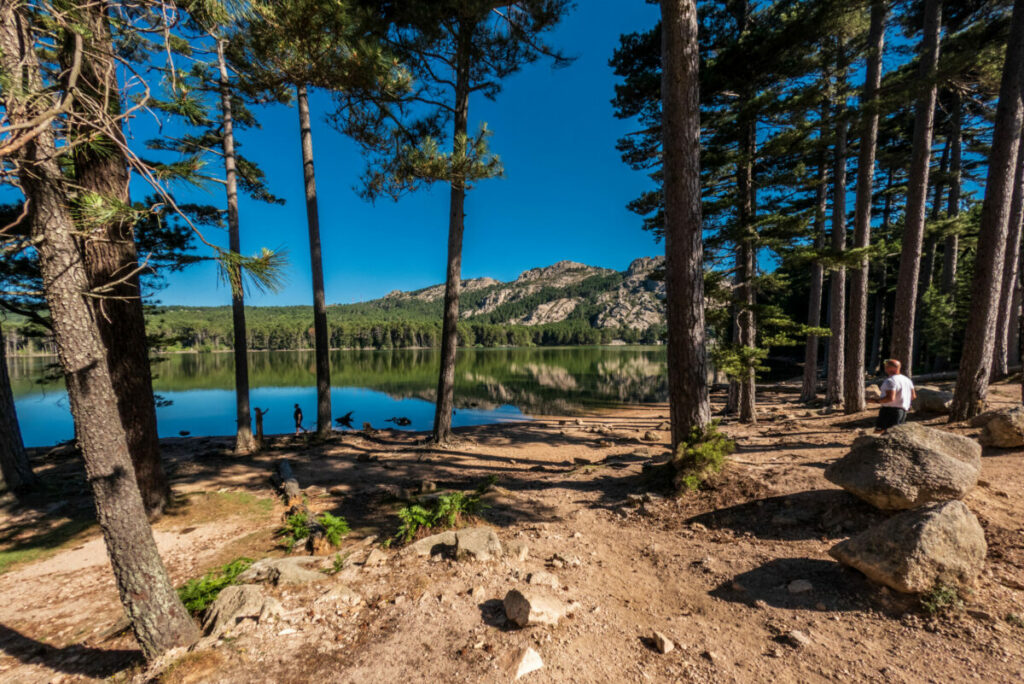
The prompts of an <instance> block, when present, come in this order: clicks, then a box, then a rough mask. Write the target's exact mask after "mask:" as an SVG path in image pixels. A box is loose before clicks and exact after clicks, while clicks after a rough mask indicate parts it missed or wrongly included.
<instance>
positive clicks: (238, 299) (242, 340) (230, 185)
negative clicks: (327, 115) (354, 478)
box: [217, 40, 259, 456]
mask: <svg viewBox="0 0 1024 684" xmlns="http://www.w3.org/2000/svg"><path fill="white" fill-rule="evenodd" d="M224 43H225V41H224V40H218V41H217V63H218V67H219V68H220V108H221V119H222V134H223V140H222V143H221V145H222V149H223V153H224V178H225V180H226V186H225V187H226V188H227V196H228V248H229V249H230V250H231V251H232V252H234V253H235V254H240V253H241V251H242V241H241V237H240V235H239V225H238V176H237V171H236V164H235V129H234V118H233V116H232V111H231V83H230V79H229V77H228V67H227V62H226V61H225V60H224ZM229 268H231V269H233V273H232V274H231V275H230V277H229V280H230V281H231V323H232V331H233V333H234V356H235V415H236V421H237V428H236V430H235V453H236V454H238V455H240V456H244V455H247V454H252V453H255V452H256V451H257V450H258V449H259V444H257V442H256V438H255V437H254V436H253V434H252V412H251V410H250V407H249V339H248V337H247V335H246V332H245V293H244V292H243V290H242V273H241V268H240V267H239V266H238V265H236V264H232V265H230V266H229Z"/></svg>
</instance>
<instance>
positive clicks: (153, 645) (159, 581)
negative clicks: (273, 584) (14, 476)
mask: <svg viewBox="0 0 1024 684" xmlns="http://www.w3.org/2000/svg"><path fill="white" fill-rule="evenodd" d="M22 12H23V10H22V3H20V2H17V1H16V0H0V70H2V71H3V72H5V73H7V74H14V73H20V74H21V76H22V78H21V85H22V88H21V89H18V90H7V91H5V93H4V94H3V95H2V98H3V102H2V104H3V107H4V111H5V114H6V116H7V120H8V123H9V124H11V125H13V126H25V127H27V124H28V123H29V122H30V121H33V120H35V119H36V117H38V116H40V115H41V114H43V113H44V112H45V111H46V110H47V109H48V108H49V107H52V106H53V102H52V100H50V99H49V98H48V97H45V96H43V95H41V93H43V92H44V91H43V87H42V77H41V71H40V65H39V62H38V60H37V58H36V55H35V51H34V48H35V46H36V44H37V41H36V37H35V35H34V34H33V33H32V32H31V30H30V28H29V27H30V24H29V19H28V17H26V16H25V15H24V14H23V13H22ZM43 120H44V121H45V119H43ZM57 154H58V149H57V145H56V142H55V140H54V135H53V131H52V128H50V127H46V128H43V129H42V130H41V131H39V132H38V134H37V135H36V136H35V137H34V138H32V140H31V141H30V142H28V143H27V144H26V145H25V146H24V147H22V148H21V149H19V150H18V151H16V152H15V154H14V155H12V158H11V161H12V162H14V163H15V164H17V169H18V177H19V181H20V183H21V187H22V190H23V191H24V193H25V197H26V199H27V200H28V201H29V206H30V211H29V225H30V226H31V230H32V236H33V238H34V239H35V240H36V249H37V250H38V256H39V268H40V272H41V274H42V279H43V289H44V291H45V295H46V301H47V305H48V307H49V310H50V315H51V317H52V321H53V334H54V340H55V342H56V346H57V351H58V358H59V359H60V363H61V366H62V368H63V369H64V377H65V381H66V383H67V391H68V401H69V403H70V405H71V413H72V416H73V417H74V420H75V429H76V432H77V434H78V442H79V445H80V446H81V449H82V457H83V460H84V462H85V471H86V476H87V478H88V481H89V484H90V486H91V487H92V490H93V495H94V497H95V503H96V514H97V518H98V520H99V524H100V529H101V530H102V532H103V538H104V541H105V542H106V546H107V553H108V555H109V557H110V562H111V565H112V566H113V570H114V578H115V580H116V583H117V588H118V592H119V594H120V597H121V602H122V604H123V605H124V608H125V611H126V612H127V614H128V617H129V619H130V620H131V622H132V627H133V629H134V631H135V635H136V638H137V639H138V641H139V644H140V646H141V647H142V651H143V653H144V654H145V656H146V657H147V658H150V659H152V658H155V657H156V656H158V655H160V654H161V653H162V652H164V651H166V650H167V649H170V648H173V647H177V646H188V645H189V644H191V643H193V642H194V641H195V640H196V639H197V638H198V636H199V631H198V629H197V627H196V625H195V623H194V622H193V621H192V619H191V617H190V616H189V614H188V612H187V611H186V610H185V607H184V606H183V605H182V603H181V601H180V600H179V599H178V595H177V593H176V592H175V591H174V588H173V587H172V586H171V583H170V580H169V578H168V576H167V572H166V569H165V568H164V565H163V562H162V561H161V559H160V555H159V553H158V552H157V548H156V543H155V542H154V540H153V534H152V530H151V529H150V526H149V522H148V521H147V519H146V509H145V506H144V504H143V501H142V496H141V495H140V493H139V487H138V484H137V482H136V479H135V474H134V468H133V465H132V459H131V453H130V450H129V446H128V437H127V435H126V434H125V431H124V428H123V426H122V424H121V419H120V415H119V413H118V400H117V395H116V394H115V392H114V387H113V382H112V379H111V373H110V368H109V367H108V365H107V363H106V353H105V349H104V347H103V341H102V337H101V334H100V330H99V321H98V320H97V312H96V311H95V309H94V308H93V307H92V306H90V304H89V303H88V301H87V299H88V294H87V293H89V291H90V286H89V280H88V276H87V274H86V270H85V257H84V255H83V248H82V245H81V244H80V243H79V241H78V238H77V237H76V234H77V229H76V227H75V225H74V224H73V222H72V219H71V215H70V213H69V211H68V208H67V204H66V203H67V198H68V196H69V189H68V187H67V183H66V179H65V176H64V173H63V171H62V170H61V168H60V167H59V165H58V163H57Z"/></svg>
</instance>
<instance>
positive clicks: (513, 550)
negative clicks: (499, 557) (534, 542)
mask: <svg viewBox="0 0 1024 684" xmlns="http://www.w3.org/2000/svg"><path fill="white" fill-rule="evenodd" d="M505 550H506V553H507V554H508V555H509V556H510V557H512V558H515V559H516V560H517V561H524V560H526V559H527V558H528V557H529V555H530V547H529V546H527V545H526V543H525V542H521V541H510V542H508V543H507V544H506V545H505Z"/></svg>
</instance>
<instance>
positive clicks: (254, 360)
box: [10, 347, 666, 413]
mask: <svg viewBox="0 0 1024 684" xmlns="http://www.w3.org/2000/svg"><path fill="white" fill-rule="evenodd" d="M10 361H11V365H12V372H11V375H12V381H13V383H12V384H15V394H16V396H17V395H20V394H28V393H31V392H37V391H39V388H38V385H35V384H34V383H35V381H36V380H37V379H38V378H39V377H40V376H41V375H42V373H43V369H44V368H45V367H46V365H47V364H49V363H52V359H48V358H36V359H25V358H18V357H14V358H13V359H10ZM249 364H250V376H251V383H252V387H253V388H260V387H313V386H314V385H315V366H314V356H313V353H312V352H307V351H297V352H252V353H250V355H249ZM439 365H440V356H439V353H438V351H437V350H434V349H403V350H382V351H370V350H363V351H335V352H332V353H331V376H332V381H333V383H332V384H333V385H334V386H335V387H365V388H367V389H371V390H376V391H379V392H385V393H387V394H389V395H391V396H393V397H402V398H408V397H416V398H420V399H424V400H427V401H433V400H434V393H435V391H436V385H437V370H438V367H439ZM153 372H154V376H155V377H154V389H155V390H156V391H157V392H158V393H166V392H173V391H188V390H193V389H225V390H229V389H231V388H233V387H234V359H233V357H232V355H231V354H220V353H202V354H172V355H166V356H161V357H160V358H159V359H158V362H156V363H154V365H153ZM456 377H457V380H456V407H457V408H460V409H466V408H479V409H493V408H496V407H497V406H501V405H505V404H511V405H514V406H517V407H519V408H520V409H521V410H523V411H525V412H528V413H576V412H579V411H581V410H582V409H583V408H584V407H585V405H587V404H593V403H610V402H614V403H619V402H643V401H663V400H664V398H665V396H666V383H665V378H664V349H657V350H654V349H638V348H621V347H616V348H601V347H572V348H562V349H552V348H516V349H480V350H477V349H461V350H459V355H458V360H457V376H456ZM58 389H63V382H62V381H61V382H59V387H58Z"/></svg>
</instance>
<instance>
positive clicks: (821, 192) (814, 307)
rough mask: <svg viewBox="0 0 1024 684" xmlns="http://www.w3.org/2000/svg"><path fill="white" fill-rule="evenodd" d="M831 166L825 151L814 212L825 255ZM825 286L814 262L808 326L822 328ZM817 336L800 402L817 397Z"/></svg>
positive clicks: (817, 243)
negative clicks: (827, 184) (829, 171)
mask: <svg viewBox="0 0 1024 684" xmlns="http://www.w3.org/2000/svg"><path fill="white" fill-rule="evenodd" d="M827 182H828V166H827V164H826V163H825V153H824V149H823V150H822V154H821V159H820V160H819V162H818V178H817V180H816V185H817V188H816V190H815V193H816V201H815V210H814V250H815V251H816V252H819V253H820V252H822V251H824V249H825V239H826V235H825V211H826V210H827V207H828V188H827V187H826V183H827ZM824 284H825V268H824V266H823V265H822V263H821V261H819V260H815V261H814V263H813V264H811V292H810V301H809V302H808V305H807V325H809V326H810V327H812V328H817V327H818V326H820V325H821V295H822V290H823V289H824ZM818 346H819V345H818V336H817V335H815V334H808V335H807V344H806V346H805V348H804V381H803V386H802V387H801V389H800V401H803V402H809V401H814V400H815V399H816V398H817V396H818Z"/></svg>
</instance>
